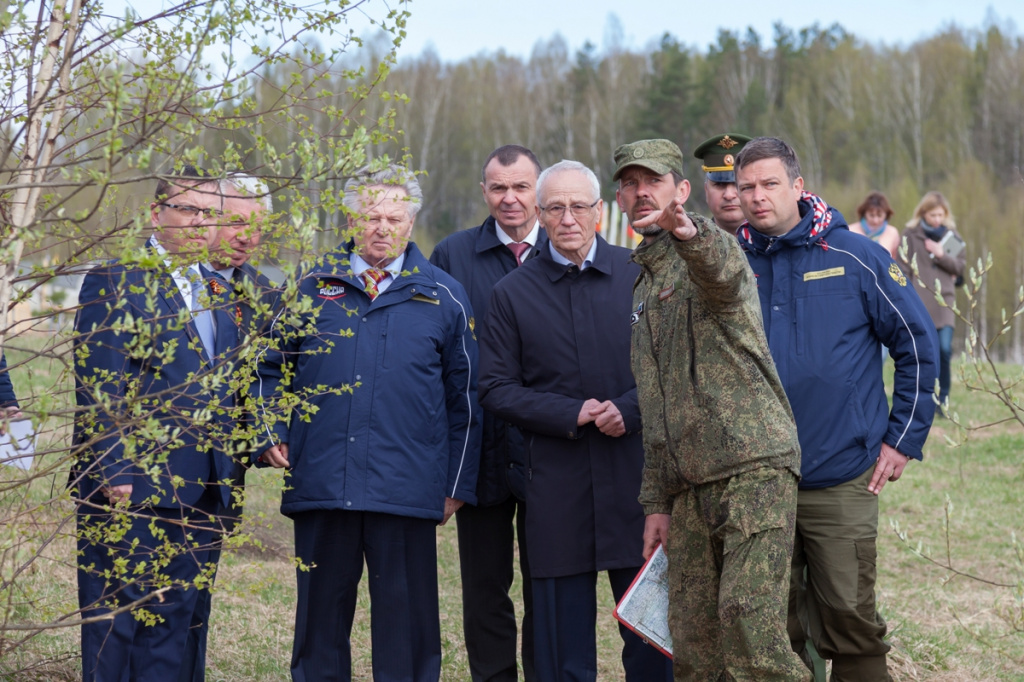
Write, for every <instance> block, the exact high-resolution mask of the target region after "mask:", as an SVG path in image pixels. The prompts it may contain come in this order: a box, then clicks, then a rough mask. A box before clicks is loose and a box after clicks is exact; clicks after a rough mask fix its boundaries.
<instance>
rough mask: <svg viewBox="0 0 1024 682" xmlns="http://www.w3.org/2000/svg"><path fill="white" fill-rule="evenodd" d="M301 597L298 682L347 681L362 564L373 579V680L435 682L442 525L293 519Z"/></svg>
mask: <svg viewBox="0 0 1024 682" xmlns="http://www.w3.org/2000/svg"><path fill="white" fill-rule="evenodd" d="M291 516H292V520H293V521H294V522H295V554H296V556H297V557H298V558H299V559H300V560H301V561H302V564H303V565H304V567H305V568H304V567H298V568H297V569H296V572H295V573H296V577H297V583H298V599H297V605H296V611H295V642H294V644H293V647H292V665H291V671H292V680H293V681H294V682H314V681H316V682H321V681H322V682H329V681H330V682H334V681H336V680H341V681H344V682H349V681H350V680H351V679H352V650H351V647H350V644H349V635H350V634H351V632H352V621H353V618H354V617H355V610H356V596H357V591H358V587H359V581H360V579H361V578H362V574H363V559H364V557H365V560H366V569H367V571H368V573H369V580H370V603H371V617H370V636H371V641H372V647H373V679H374V681H375V682H437V680H438V678H439V677H440V675H441V623H440V620H439V615H438V598H437V544H436V542H437V541H436V536H437V522H436V521H434V520H431V519H414V518H409V517H405V516H394V515H392V514H381V513H376V512H360V511H337V510H317V511H307V512H300V513H296V514H292V515H291Z"/></svg>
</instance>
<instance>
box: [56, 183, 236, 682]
mask: <svg viewBox="0 0 1024 682" xmlns="http://www.w3.org/2000/svg"><path fill="white" fill-rule="evenodd" d="M156 195H157V196H156V200H155V201H154V202H153V203H152V204H151V205H150V218H151V221H152V225H153V235H152V237H151V238H150V240H149V243H148V245H147V248H146V249H143V250H142V251H140V252H139V253H138V254H136V255H137V256H138V262H130V261H127V260H126V261H111V262H108V263H104V264H101V265H99V266H97V267H96V268H94V269H93V270H92V271H90V272H89V273H88V274H87V275H86V276H85V280H84V281H83V283H82V290H81V292H80V294H79V302H80V308H79V311H78V314H77V316H76V318H75V332H76V335H77V336H76V338H75V354H76V360H77V362H76V364H75V374H76V376H75V384H76V393H75V397H76V402H77V405H78V412H77V415H76V420H75V434H74V441H73V444H72V452H73V454H74V455H75V458H76V461H75V465H74V466H73V467H72V470H71V474H70V481H69V485H70V487H71V488H72V490H73V491H74V494H75V497H76V502H77V505H78V506H77V510H76V511H77V524H78V595H79V605H80V607H81V608H82V616H83V618H85V619H87V620H88V619H93V621H92V622H86V623H85V624H83V626H82V679H83V680H84V681H85V682H90V681H92V680H121V679H142V678H144V677H145V678H146V679H157V680H176V679H177V678H178V672H179V669H180V667H181V663H182V656H183V651H184V647H185V642H186V636H187V632H188V628H189V623H190V618H191V616H192V613H193V611H194V608H195V603H196V596H197V594H198V590H196V589H195V587H194V586H193V585H195V584H196V583H197V582H203V581H205V580H208V579H210V578H211V577H212V567H211V566H210V565H209V562H210V560H211V557H210V554H209V553H210V549H211V548H212V547H213V546H214V539H215V536H214V531H213V528H212V527H210V524H209V519H210V517H211V515H213V514H214V513H215V512H216V510H218V509H219V508H221V507H222V506H224V505H227V504H229V503H230V494H231V489H230V486H228V485H221V484H220V482H223V481H226V480H227V479H228V478H229V477H230V475H231V471H232V462H231V459H230V458H229V457H228V456H227V455H226V454H225V451H226V450H228V449H229V448H228V447H226V445H227V442H228V438H230V435H231V430H232V423H231V414H230V413H231V411H232V410H231V408H232V407H233V405H234V395H233V392H232V391H231V389H230V386H229V385H228V378H227V377H225V376H222V374H223V373H222V372H218V371H217V369H218V365H219V364H220V363H222V361H223V359H224V358H225V357H226V356H227V355H228V354H229V353H230V351H231V350H232V349H233V348H234V347H235V345H236V344H237V340H238V338H237V337H238V330H237V326H236V324H235V320H234V317H233V315H231V314H230V313H229V312H228V311H227V310H222V309H217V308H216V307H211V306H210V301H211V296H210V286H209V283H208V280H207V279H206V275H208V273H205V272H203V271H202V270H201V268H200V267H199V265H198V263H199V262H201V261H204V260H206V252H207V245H208V243H209V240H210V238H211V236H212V235H211V230H212V225H213V224H214V223H216V222H217V220H218V219H219V218H218V216H219V214H220V209H219V207H220V202H221V197H220V193H219V189H218V186H217V183H216V182H215V181H212V180H209V179H207V178H206V177H204V175H203V174H201V173H200V172H199V171H197V170H196V169H195V168H192V167H185V169H184V170H183V171H182V172H181V173H180V174H178V175H175V176H173V177H167V178H162V179H161V180H160V182H159V184H158V185H157V190H156ZM120 609H123V611H115V610H120ZM141 609H144V610H145V613H146V614H148V615H144V614H143V613H142V612H141Z"/></svg>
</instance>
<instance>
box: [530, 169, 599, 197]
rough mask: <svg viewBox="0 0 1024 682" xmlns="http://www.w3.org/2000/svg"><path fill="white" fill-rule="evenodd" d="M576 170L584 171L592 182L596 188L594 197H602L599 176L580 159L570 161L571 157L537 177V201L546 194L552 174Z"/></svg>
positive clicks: (594, 188)
mask: <svg viewBox="0 0 1024 682" xmlns="http://www.w3.org/2000/svg"><path fill="white" fill-rule="evenodd" d="M569 172H576V173H582V174H583V176H584V177H586V179H587V180H588V181H589V182H590V186H591V188H592V189H593V190H594V199H595V200H597V199H600V198H601V183H600V182H598V179H597V176H596V175H594V171H592V170H590V169H589V168H587V167H586V166H584V165H583V164H582V163H580V162H579V161H570V160H569V159H562V160H561V161H559V162H558V163H556V164H555V165H553V166H548V167H547V168H545V169H544V171H543V172H542V173H541V174H540V176H539V177H538V178H537V201H538V203H539V202H540V201H541V199H542V197H543V196H544V185H545V184H546V183H547V181H548V180H549V179H551V176H553V175H557V174H559V173H569Z"/></svg>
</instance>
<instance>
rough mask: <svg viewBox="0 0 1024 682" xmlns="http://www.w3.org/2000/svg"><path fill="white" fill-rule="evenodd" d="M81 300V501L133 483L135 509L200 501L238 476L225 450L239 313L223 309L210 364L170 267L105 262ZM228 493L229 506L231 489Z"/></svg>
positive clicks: (76, 472) (77, 472)
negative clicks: (209, 489)
mask: <svg viewBox="0 0 1024 682" xmlns="http://www.w3.org/2000/svg"><path fill="white" fill-rule="evenodd" d="M78 298H79V310H78V314H77V315H76V316H75V333H76V336H75V359H76V362H75V400H76V402H77V404H78V408H79V412H78V414H77V415H76V420H75V432H74V441H73V442H74V448H73V450H74V453H75V454H76V462H75V465H74V466H73V467H72V470H71V475H70V484H71V485H72V486H73V487H75V488H77V492H78V495H79V497H81V498H88V497H89V496H90V495H93V494H94V493H95V492H96V491H97V490H98V489H99V488H100V487H101V486H104V485H107V486H115V485H126V484H131V485H132V496H131V502H132V504H148V505H150V506H154V507H160V508H177V507H183V506H193V505H195V504H196V502H197V501H198V500H199V498H200V497H201V496H202V494H203V492H204V490H205V488H206V485H207V483H208V482H211V481H223V480H226V479H229V478H230V476H231V471H232V466H233V464H232V461H231V458H230V457H228V456H227V455H226V454H225V450H229V449H231V448H230V444H229V440H230V437H231V431H232V428H233V421H232V417H231V412H232V410H233V407H234V392H233V391H232V390H231V388H230V386H229V378H230V377H229V372H228V371H226V369H225V368H226V367H228V365H227V364H226V362H225V360H224V359H225V358H226V357H227V356H228V355H229V354H230V353H231V351H233V349H234V347H235V346H236V345H237V340H238V333H237V326H236V321H235V319H234V316H233V315H231V314H230V313H229V311H228V310H227V309H225V308H217V309H216V311H215V315H216V316H217V348H216V355H217V357H216V358H213V359H211V358H209V357H207V355H206V351H205V350H204V348H203V345H202V342H201V341H200V340H199V333H198V331H197V330H196V328H195V324H194V323H193V321H192V317H191V315H190V313H189V312H188V306H187V305H186V304H185V301H184V299H182V297H181V293H180V292H179V291H178V287H177V286H176V285H175V283H174V280H173V278H172V277H171V275H170V274H169V273H167V272H165V271H163V270H157V269H145V268H140V267H134V266H126V265H123V264H121V263H118V262H116V261H113V262H110V263H107V264H104V265H99V266H97V267H95V268H94V269H93V270H91V271H90V272H89V273H88V274H87V275H86V276H85V279H84V281H83V282H82V289H81V291H80V293H79V297H78ZM99 395H103V396H104V398H103V400H97V396H99ZM148 421H153V422H156V423H158V424H159V426H160V428H159V429H152V428H151V426H150V425H149V424H147V423H146V422H148ZM143 425H145V427H146V428H144V429H143V428H140V426H143ZM176 478H177V479H180V483H181V484H180V485H178V484H176V483H175V482H174V481H173V480H172V479H176ZM220 492H221V502H222V503H223V504H227V503H228V502H229V501H230V486H220ZM154 496H155V497H154ZM98 502H100V503H105V502H106V499H105V498H101V499H99V500H98Z"/></svg>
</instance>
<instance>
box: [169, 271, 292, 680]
mask: <svg viewBox="0 0 1024 682" xmlns="http://www.w3.org/2000/svg"><path fill="white" fill-rule="evenodd" d="M211 276H212V274H211ZM230 289H231V292H230V296H228V297H226V300H224V301H223V302H221V306H223V307H224V309H225V310H226V311H227V312H228V313H229V314H234V315H235V316H236V319H237V320H238V322H239V324H238V339H237V341H238V344H237V349H238V350H241V349H242V348H243V347H244V346H245V344H246V343H247V342H248V341H247V337H248V339H249V340H251V339H252V338H255V337H256V336H258V335H260V334H263V333H264V332H266V330H267V327H268V325H269V322H270V319H271V318H272V315H270V314H268V313H269V312H270V311H272V310H274V309H275V308H276V307H277V305H278V301H279V298H280V296H279V294H278V292H277V290H275V289H274V286H273V285H272V284H271V283H270V280H269V279H267V277H266V276H265V275H263V274H262V273H261V272H259V271H258V270H257V269H256V268H254V267H253V266H251V265H249V264H248V263H244V264H242V265H241V266H240V267H237V268H235V269H234V272H233V273H232V275H231V282H230ZM235 400H236V403H237V405H239V406H242V405H244V402H245V396H243V395H236V396H235ZM237 420H238V421H239V424H240V426H241V427H242V429H243V432H244V430H245V428H246V427H247V426H248V425H250V424H251V423H252V421H253V420H252V416H251V413H250V412H249V411H248V410H246V409H244V408H243V409H242V410H241V411H240V412H239V413H238V414H237ZM236 447H237V448H238V449H237V450H236V451H235V452H233V455H234V456H233V457H232V458H231V473H230V475H229V477H228V478H229V480H230V484H231V492H232V494H231V500H230V503H229V504H226V505H225V504H219V505H218V509H217V512H216V515H217V519H218V520H219V522H220V524H221V527H222V531H223V532H224V533H230V532H231V531H232V530H234V528H235V526H237V524H238V521H239V519H240V518H241V515H242V505H241V499H242V498H241V495H242V493H243V489H244V488H245V472H246V470H247V469H248V468H249V461H250V459H249V456H250V455H251V454H252V453H251V452H250V451H247V448H246V447H245V444H244V443H242V442H239V443H237V444H236ZM220 550H221V543H220V539H219V538H218V539H217V540H216V541H215V544H214V546H213V547H212V548H211V549H210V554H209V558H208V561H209V562H210V563H212V564H214V565H216V564H217V563H218V562H219V561H220ZM211 587H212V581H211ZM212 597H213V594H212V593H211V592H210V590H208V589H206V590H200V591H199V595H198V596H197V599H196V606H195V610H194V611H193V613H192V621H191V625H190V627H189V630H188V641H187V643H186V647H185V653H184V656H183V658H182V665H181V674H180V675H179V676H178V680H179V682H189V681H191V682H203V680H205V679H206V639H207V634H208V632H209V622H210V608H211V607H212V601H213V599H212Z"/></svg>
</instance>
